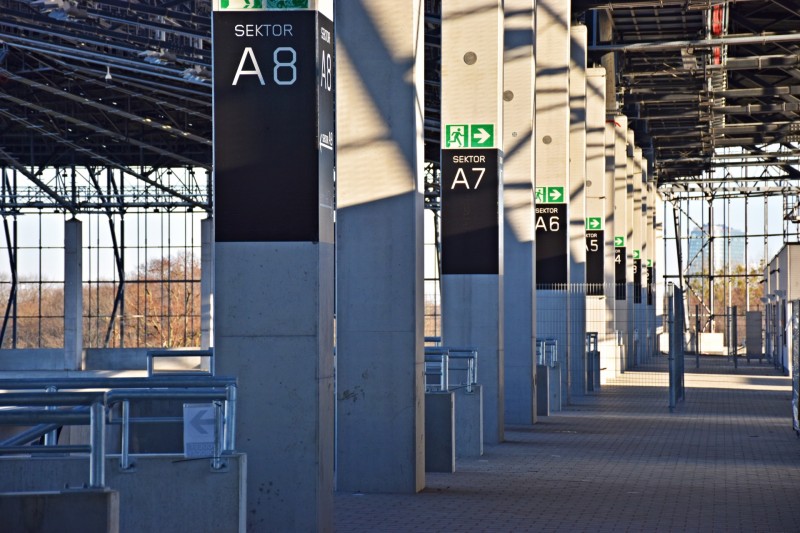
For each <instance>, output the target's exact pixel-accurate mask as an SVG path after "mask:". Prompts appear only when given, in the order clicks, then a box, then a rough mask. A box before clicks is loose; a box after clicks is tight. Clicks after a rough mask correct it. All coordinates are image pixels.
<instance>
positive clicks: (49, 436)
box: [44, 387, 58, 446]
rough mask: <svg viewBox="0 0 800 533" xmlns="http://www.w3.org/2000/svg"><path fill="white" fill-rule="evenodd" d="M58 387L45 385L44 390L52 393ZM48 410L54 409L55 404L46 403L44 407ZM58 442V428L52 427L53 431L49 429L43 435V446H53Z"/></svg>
mask: <svg viewBox="0 0 800 533" xmlns="http://www.w3.org/2000/svg"><path fill="white" fill-rule="evenodd" d="M57 391H58V389H57V388H55V387H47V389H46V392H48V393H50V394H52V393H54V392H57ZM46 409H47V410H48V411H55V410H56V406H55V405H48V406H47V408H46ZM56 444H58V429H53V431H49V432H47V433H45V435H44V445H45V446H55V445H56Z"/></svg>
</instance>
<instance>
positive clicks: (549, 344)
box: [536, 337, 558, 368]
mask: <svg viewBox="0 0 800 533" xmlns="http://www.w3.org/2000/svg"><path fill="white" fill-rule="evenodd" d="M536 364H537V365H542V366H549V367H550V368H555V367H556V365H557V364H558V339H540V338H538V337H537V339H536Z"/></svg>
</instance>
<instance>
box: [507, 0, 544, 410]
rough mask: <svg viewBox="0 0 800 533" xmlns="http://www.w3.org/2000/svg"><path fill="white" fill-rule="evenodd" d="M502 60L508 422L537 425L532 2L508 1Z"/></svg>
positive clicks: (522, 0) (524, 0)
mask: <svg viewBox="0 0 800 533" xmlns="http://www.w3.org/2000/svg"><path fill="white" fill-rule="evenodd" d="M504 6H505V12H506V16H505V21H504V26H505V33H504V35H505V39H504V40H505V50H504V54H503V57H504V62H503V80H504V87H503V101H504V104H503V139H504V147H505V153H506V157H505V160H504V161H503V184H504V187H503V208H504V217H505V220H504V225H503V228H504V239H503V252H504V255H505V261H504V267H505V272H504V280H505V283H504V292H503V301H504V304H505V311H504V316H505V322H504V323H505V332H504V335H503V336H504V339H505V390H506V395H505V421H506V423H507V424H521V425H530V424H534V423H536V346H535V342H536V329H535V326H536V324H535V318H534V311H535V309H536V303H535V300H534V298H535V291H534V276H535V273H534V266H535V243H534V233H533V215H534V212H533V209H534V205H533V187H534V179H533V72H534V70H533V68H534V64H533V39H534V35H533V9H534V1H533V0H506V2H505V4H504Z"/></svg>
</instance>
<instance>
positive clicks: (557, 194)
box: [550, 187, 561, 202]
mask: <svg viewBox="0 0 800 533" xmlns="http://www.w3.org/2000/svg"><path fill="white" fill-rule="evenodd" d="M559 200H561V191H560V190H559V189H556V188H555V187H554V188H552V189H550V201H551V202H558V201H559Z"/></svg>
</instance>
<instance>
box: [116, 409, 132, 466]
mask: <svg viewBox="0 0 800 533" xmlns="http://www.w3.org/2000/svg"><path fill="white" fill-rule="evenodd" d="M130 419H131V405H130V402H129V401H128V400H125V401H124V402H122V442H121V443H120V450H121V453H120V457H119V467H120V468H121V469H122V470H127V469H128V468H130V467H131V461H130V454H129V452H130V441H131V425H130Z"/></svg>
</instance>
